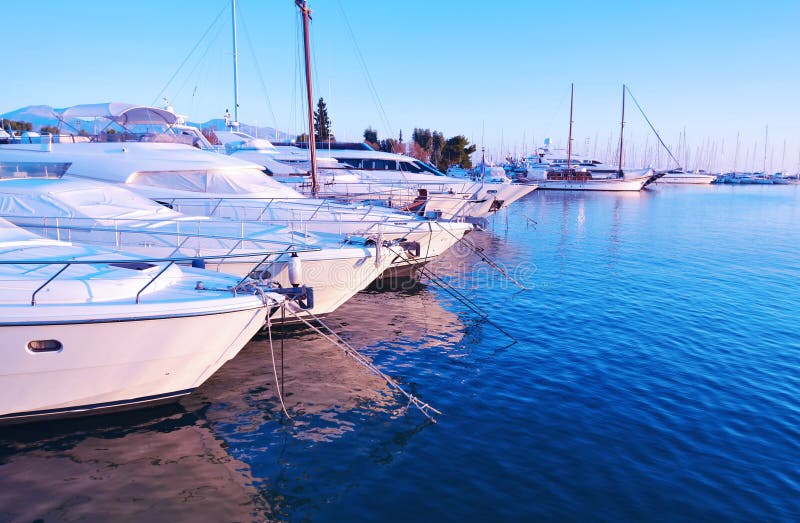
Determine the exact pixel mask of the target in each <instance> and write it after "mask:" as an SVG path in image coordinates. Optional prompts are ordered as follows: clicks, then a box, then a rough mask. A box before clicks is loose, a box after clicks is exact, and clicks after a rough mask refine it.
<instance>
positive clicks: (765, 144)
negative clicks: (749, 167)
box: [761, 125, 769, 174]
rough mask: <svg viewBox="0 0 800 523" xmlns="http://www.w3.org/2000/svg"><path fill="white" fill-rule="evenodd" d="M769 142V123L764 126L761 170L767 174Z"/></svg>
mask: <svg viewBox="0 0 800 523" xmlns="http://www.w3.org/2000/svg"><path fill="white" fill-rule="evenodd" d="M768 142H769V125H767V126H766V127H764V167H763V168H762V169H761V172H763V173H764V174H767V143H768Z"/></svg>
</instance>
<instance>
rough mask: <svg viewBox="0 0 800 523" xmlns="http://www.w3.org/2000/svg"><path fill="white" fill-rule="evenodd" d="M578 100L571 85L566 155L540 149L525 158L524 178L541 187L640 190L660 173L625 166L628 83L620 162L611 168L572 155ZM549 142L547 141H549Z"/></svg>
mask: <svg viewBox="0 0 800 523" xmlns="http://www.w3.org/2000/svg"><path fill="white" fill-rule="evenodd" d="M574 100H575V88H574V85H572V86H571V87H570V102H569V141H568V145H567V151H566V157H565V158H564V157H563V156H561V155H559V154H558V153H556V152H554V151H550V149H549V147H548V148H546V149H543V150H541V149H540V150H539V151H537V154H536V155H535V156H532V157H529V158H528V159H527V161H526V174H525V176H524V180H526V181H529V182H532V183H536V184H538V186H539V188H540V189H560V190H578V191H640V190H642V188H644V187H645V186H646V185H647V184H648V183H651V182H652V181H653V180H654V179H655V177H656V176H657V175H656V174H655V172H654V171H653V169H651V168H645V169H624V168H623V167H622V165H623V146H624V141H623V140H624V129H625V86H623V88H622V120H621V124H620V139H619V166H618V167H617V168H616V169H613V168H608V167H607V166H605V165H604V164H602V162H598V161H592V160H585V159H583V158H580V157H578V156H577V155H573V152H572V125H573V108H574ZM546 145H547V144H546Z"/></svg>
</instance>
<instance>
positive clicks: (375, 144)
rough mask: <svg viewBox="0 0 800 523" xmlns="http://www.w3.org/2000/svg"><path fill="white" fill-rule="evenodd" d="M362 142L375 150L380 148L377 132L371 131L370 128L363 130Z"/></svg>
mask: <svg viewBox="0 0 800 523" xmlns="http://www.w3.org/2000/svg"><path fill="white" fill-rule="evenodd" d="M364 142H365V143H367V144H368V145H369V146H370V147H372V148H373V149H375V150H378V149H380V148H381V145H380V142H379V141H378V131H376V130H375V129H373V128H372V126H370V127H367V128H366V129H364Z"/></svg>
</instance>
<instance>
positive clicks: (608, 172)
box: [524, 141, 655, 191]
mask: <svg viewBox="0 0 800 523" xmlns="http://www.w3.org/2000/svg"><path fill="white" fill-rule="evenodd" d="M524 165H525V169H526V174H525V178H524V179H525V180H529V181H531V182H533V183H536V184H537V185H538V186H539V188H540V189H562V190H582V191H640V190H642V189H643V188H644V187H645V186H646V185H647V184H648V183H651V182H652V181H653V180H654V176H655V172H654V171H653V169H651V168H645V169H628V168H624V169H623V170H622V172H621V173H620V170H619V169H618V168H616V167H612V166H610V165H608V164H605V163H603V162H601V161H599V160H594V159H591V158H588V157H585V156H582V155H580V154H576V153H572V154H571V155H568V153H567V151H566V150H564V149H551V148H550V145H549V143H548V141H545V145H544V147H542V148H540V149H538V150H537V152H536V154H534V155H531V156H529V157H528V158H526V159H525V162H524Z"/></svg>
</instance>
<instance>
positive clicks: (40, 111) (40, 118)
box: [0, 105, 58, 131]
mask: <svg viewBox="0 0 800 523" xmlns="http://www.w3.org/2000/svg"><path fill="white" fill-rule="evenodd" d="M0 118H6V119H8V120H16V121H18V122H30V123H31V124H33V129H34V130H35V131H38V130H39V128H40V127H43V126H45V125H55V124H57V123H58V119H57V118H56V116H55V114H53V108H52V107H50V106H49V105H29V106H27V107H22V108H21V109H17V110H16V111H10V112H8V113H4V114H0Z"/></svg>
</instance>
